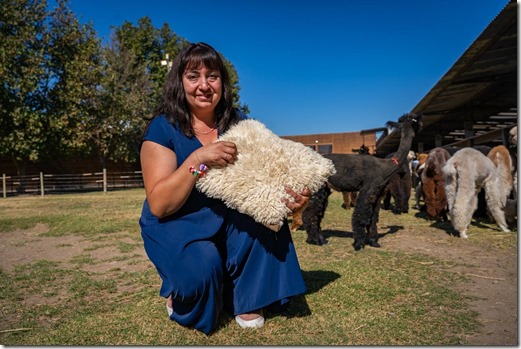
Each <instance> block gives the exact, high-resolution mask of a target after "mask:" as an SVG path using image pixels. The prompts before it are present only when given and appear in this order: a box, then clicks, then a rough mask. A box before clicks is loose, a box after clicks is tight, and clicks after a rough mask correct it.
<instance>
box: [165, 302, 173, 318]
mask: <svg viewBox="0 0 521 349" xmlns="http://www.w3.org/2000/svg"><path fill="white" fill-rule="evenodd" d="M166 312H167V313H168V316H171V315H172V313H173V312H174V309H173V308H170V307H169V306H168V304H167V305H166Z"/></svg>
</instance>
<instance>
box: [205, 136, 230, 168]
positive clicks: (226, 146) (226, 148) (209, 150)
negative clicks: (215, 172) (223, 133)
mask: <svg viewBox="0 0 521 349" xmlns="http://www.w3.org/2000/svg"><path fill="white" fill-rule="evenodd" d="M195 154H196V156H197V159H198V161H199V162H201V163H203V164H205V165H206V166H208V167H224V166H227V165H228V164H233V163H234V162H235V160H236V159H237V147H236V146H235V143H233V142H228V141H218V142H214V143H210V144H207V145H205V146H203V147H201V148H199V149H197V150H196V151H195Z"/></svg>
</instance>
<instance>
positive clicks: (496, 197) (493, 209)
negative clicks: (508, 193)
mask: <svg viewBox="0 0 521 349" xmlns="http://www.w3.org/2000/svg"><path fill="white" fill-rule="evenodd" d="M493 179H494V178H493V176H490V177H489V178H487V180H486V182H485V199H486V202H487V207H488V209H489V211H490V213H491V214H492V217H493V218H494V220H495V221H496V224H497V225H498V226H499V228H500V229H501V230H502V231H504V232H509V231H510V230H509V229H508V227H507V223H506V221H505V211H504V205H502V200H501V198H500V192H499V189H498V187H497V185H496V181H495V180H493Z"/></svg>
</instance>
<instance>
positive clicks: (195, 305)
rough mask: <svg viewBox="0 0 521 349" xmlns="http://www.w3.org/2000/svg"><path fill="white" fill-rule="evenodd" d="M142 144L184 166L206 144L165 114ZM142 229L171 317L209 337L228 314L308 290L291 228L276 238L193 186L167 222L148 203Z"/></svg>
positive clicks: (280, 302)
mask: <svg viewBox="0 0 521 349" xmlns="http://www.w3.org/2000/svg"><path fill="white" fill-rule="evenodd" d="M144 140H149V141H152V142H156V143H158V144H161V145H163V146H165V147H168V148H170V149H172V150H173V151H175V153H176V156H177V165H178V166H180V165H181V164H182V163H183V162H184V161H185V160H186V158H187V157H188V156H189V155H190V154H191V153H192V152H193V151H194V150H196V149H198V148H200V147H201V146H202V144H201V143H200V142H199V140H198V139H197V138H196V137H187V136H185V135H184V134H183V133H182V132H181V131H180V130H179V129H178V128H177V127H174V126H172V125H171V124H170V123H169V122H168V121H167V119H166V118H165V117H164V116H159V117H156V118H155V119H154V120H153V121H152V122H151V123H150V125H149V127H148V129H147V131H146V133H145V136H144ZM172 195H174V193H172ZM139 224H140V226H141V235H142V237H143V241H144V247H145V250H146V253H147V255H148V257H149V258H150V260H151V261H152V263H153V264H154V265H155V267H156V268H157V271H158V273H159V276H160V277H161V279H162V286H161V290H160V295H161V296H163V297H168V296H169V295H170V294H172V297H173V309H174V312H173V314H172V315H171V319H172V320H175V321H176V322H178V323H179V324H181V325H183V326H189V327H194V328H196V329H198V330H200V331H202V332H204V333H206V334H209V333H210V332H211V331H212V330H214V329H215V327H216V325H217V322H218V320H219V314H220V313H221V311H222V310H223V308H226V309H227V310H229V311H230V312H231V313H232V314H234V315H237V314H244V313H248V312H251V311H254V310H257V309H260V308H265V307H268V306H271V307H276V306H281V305H284V304H285V303H287V302H288V297H291V296H295V295H298V294H301V293H304V292H305V291H306V286H305V283H304V279H303V277H302V272H301V269H300V266H299V263H298V260H297V256H296V253H295V248H294V246H293V241H292V239H291V233H290V230H289V226H288V224H287V222H285V224H284V225H283V227H282V228H281V229H280V230H279V231H278V232H276V233H275V232H272V231H271V230H269V229H268V228H266V227H264V226H263V225H261V224H259V223H257V222H255V221H254V220H253V219H252V218H251V217H249V216H247V215H244V214H242V213H240V212H238V211H236V210H232V209H229V208H227V207H226V205H225V204H224V203H223V202H222V201H221V200H217V199H211V198H209V197H207V196H206V195H204V194H203V193H201V192H199V191H198V190H197V189H195V188H194V189H193V190H192V192H191V193H190V195H189V197H188V199H187V201H186V203H185V204H184V205H183V207H181V209H179V210H178V211H177V212H175V213H174V214H172V215H170V216H168V217H165V218H161V219H158V218H157V217H156V216H154V215H153V214H152V213H151V212H150V208H149V205H148V201H147V200H145V202H144V204H143V210H142V213H141V218H140V220H139Z"/></svg>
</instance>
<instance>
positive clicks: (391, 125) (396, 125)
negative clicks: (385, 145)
mask: <svg viewBox="0 0 521 349" xmlns="http://www.w3.org/2000/svg"><path fill="white" fill-rule="evenodd" d="M385 126H386V127H387V132H388V133H391V132H393V131H394V130H395V129H399V128H400V123H399V122H396V121H387V123H386V124H385Z"/></svg>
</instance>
